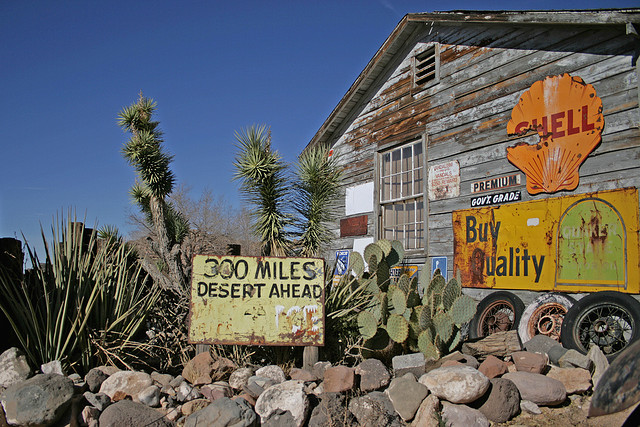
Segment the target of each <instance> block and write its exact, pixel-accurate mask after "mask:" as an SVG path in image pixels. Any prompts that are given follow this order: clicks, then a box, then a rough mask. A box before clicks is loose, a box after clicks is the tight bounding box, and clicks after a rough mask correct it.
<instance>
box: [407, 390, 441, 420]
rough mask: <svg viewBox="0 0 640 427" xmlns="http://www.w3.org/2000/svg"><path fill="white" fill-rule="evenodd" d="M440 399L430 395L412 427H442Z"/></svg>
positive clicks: (423, 403) (422, 405)
mask: <svg viewBox="0 0 640 427" xmlns="http://www.w3.org/2000/svg"><path fill="white" fill-rule="evenodd" d="M439 419H440V399H438V398H437V397H436V395H434V394H430V395H429V396H427V398H426V399H424V400H423V401H422V403H421V404H420V407H419V408H418V412H416V416H415V418H414V419H413V422H412V423H411V426H412V427H439V426H440V420H439Z"/></svg>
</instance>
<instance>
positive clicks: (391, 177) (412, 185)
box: [379, 140, 425, 250]
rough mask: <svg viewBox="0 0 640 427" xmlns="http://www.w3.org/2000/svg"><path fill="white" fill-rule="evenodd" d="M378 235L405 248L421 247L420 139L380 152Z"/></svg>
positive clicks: (422, 224)
mask: <svg viewBox="0 0 640 427" xmlns="http://www.w3.org/2000/svg"><path fill="white" fill-rule="evenodd" d="M379 165H380V175H379V176H380V213H381V221H380V237H381V238H383V239H388V240H399V241H401V242H402V243H403V245H404V247H405V249H407V250H411V249H422V248H424V241H425V230H424V215H425V212H424V209H425V207H424V206H425V204H424V179H425V172H424V155H423V144H422V141H421V140H419V141H414V142H411V143H409V144H405V145H402V146H400V147H395V148H392V149H390V150H387V151H384V152H382V153H380V162H379Z"/></svg>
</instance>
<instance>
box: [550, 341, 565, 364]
mask: <svg viewBox="0 0 640 427" xmlns="http://www.w3.org/2000/svg"><path fill="white" fill-rule="evenodd" d="M567 351H569V350H567V349H566V348H564V347H563V346H561V345H560V344H556V345H554V346H552V347H551V348H550V349H549V350H548V351H547V355H548V356H549V362H551V363H553V364H554V365H558V362H559V360H560V358H561V357H562V356H564V355H565V353H566V352H567Z"/></svg>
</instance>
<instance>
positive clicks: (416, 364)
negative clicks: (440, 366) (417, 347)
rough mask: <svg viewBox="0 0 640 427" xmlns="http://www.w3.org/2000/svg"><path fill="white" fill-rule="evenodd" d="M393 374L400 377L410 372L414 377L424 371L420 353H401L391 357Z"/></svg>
mask: <svg viewBox="0 0 640 427" xmlns="http://www.w3.org/2000/svg"><path fill="white" fill-rule="evenodd" d="M391 366H392V368H393V376H394V377H395V378H400V377H401V376H403V375H404V374H406V373H407V372H411V373H412V374H413V375H415V376H416V378H420V376H421V375H422V374H424V373H425V359H424V354H422V353H412V354H402V355H399V356H395V357H394V358H393V359H391Z"/></svg>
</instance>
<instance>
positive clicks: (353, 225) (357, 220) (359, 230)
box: [340, 215, 369, 237]
mask: <svg viewBox="0 0 640 427" xmlns="http://www.w3.org/2000/svg"><path fill="white" fill-rule="evenodd" d="M368 220H369V215H360V216H354V217H351V218H343V219H341V220H340V237H346V236H364V235H365V234H367V228H368V227H367V221H368Z"/></svg>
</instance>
